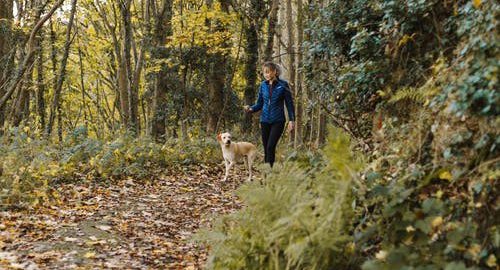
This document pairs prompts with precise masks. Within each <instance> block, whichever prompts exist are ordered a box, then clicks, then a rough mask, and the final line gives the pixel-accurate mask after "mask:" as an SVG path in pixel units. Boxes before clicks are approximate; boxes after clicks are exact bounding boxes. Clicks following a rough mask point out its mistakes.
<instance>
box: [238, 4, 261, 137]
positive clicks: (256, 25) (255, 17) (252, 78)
mask: <svg viewBox="0 0 500 270" xmlns="http://www.w3.org/2000/svg"><path fill="white" fill-rule="evenodd" d="M263 12H264V3H263V2H262V1H260V0H251V1H250V14H248V15H249V16H248V18H251V19H249V21H248V22H246V23H247V24H248V26H247V28H246V29H245V38H246V47H245V54H246V58H245V73H244V77H245V79H246V83H247V84H246V87H245V91H244V102H245V104H247V105H250V104H253V103H255V97H256V96H257V95H256V91H258V88H257V62H258V61H259V36H258V32H259V29H260V19H259V18H260V17H261V16H262V14H263ZM242 130H243V132H245V133H248V132H250V131H251V130H252V115H251V114H245V119H244V121H243V126H242Z"/></svg>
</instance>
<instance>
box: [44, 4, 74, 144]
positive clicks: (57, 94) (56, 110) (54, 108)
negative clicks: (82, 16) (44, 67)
mask: <svg viewBox="0 0 500 270" xmlns="http://www.w3.org/2000/svg"><path fill="white" fill-rule="evenodd" d="M76 1H77V0H72V1H71V13H70V16H69V22H68V27H67V29H66V41H65V43H64V53H63V57H62V59H61V66H60V67H59V73H58V74H57V83H56V85H55V88H54V97H53V99H52V104H51V106H50V114H49V122H48V124H47V128H46V130H45V133H46V134H47V136H50V134H51V133H52V128H53V126H54V121H55V117H56V114H57V115H58V116H59V117H60V115H61V104H60V103H61V102H60V99H61V91H62V86H63V83H64V79H65V77H66V64H67V62H68V56H69V49H70V46H71V43H72V42H73V38H72V36H71V30H72V28H73V21H74V18H75V12H76ZM58 123H59V126H58V127H59V130H62V128H61V124H62V123H61V120H59V121H58ZM60 136H61V135H60Z"/></svg>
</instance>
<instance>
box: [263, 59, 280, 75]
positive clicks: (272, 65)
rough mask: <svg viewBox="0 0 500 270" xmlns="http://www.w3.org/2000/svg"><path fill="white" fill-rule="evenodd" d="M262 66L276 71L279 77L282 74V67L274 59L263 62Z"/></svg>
mask: <svg viewBox="0 0 500 270" xmlns="http://www.w3.org/2000/svg"><path fill="white" fill-rule="evenodd" d="M262 67H263V68H269V69H271V70H274V71H276V77H279V76H280V74H281V67H280V66H279V65H278V64H276V63H274V62H272V61H267V62H264V64H262Z"/></svg>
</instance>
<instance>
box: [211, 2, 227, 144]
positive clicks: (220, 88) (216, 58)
mask: <svg viewBox="0 0 500 270" xmlns="http://www.w3.org/2000/svg"><path fill="white" fill-rule="evenodd" d="M211 2H212V1H207V5H208V6H209V8H211V5H212V3H211ZM220 3H221V7H222V10H224V11H225V12H226V13H229V3H228V1H227V0H221V1H220ZM211 24H212V22H210V21H208V20H207V26H208V27H209V29H210V28H212V27H211ZM213 29H214V31H216V32H223V31H225V30H226V29H224V27H223V26H222V25H215V26H214V27H213ZM221 47H222V49H228V48H229V47H230V43H229V42H224V43H223V44H222V46H221ZM207 63H208V67H207V68H208V70H209V72H208V73H207V76H206V82H207V86H208V106H207V108H208V121H207V133H208V134H212V133H215V132H217V131H218V128H219V127H218V126H217V125H218V123H219V119H220V117H222V115H221V112H222V108H223V107H224V86H225V79H226V74H227V72H228V70H227V58H226V55H224V54H223V53H214V54H211V55H208V57H207Z"/></svg>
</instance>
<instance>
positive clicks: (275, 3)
mask: <svg viewBox="0 0 500 270" xmlns="http://www.w3.org/2000/svg"><path fill="white" fill-rule="evenodd" d="M279 2H280V1H279V0H272V3H271V11H270V12H269V18H268V25H267V44H266V50H265V52H264V61H272V60H273V48H274V35H275V34H276V23H277V22H278V10H279Z"/></svg>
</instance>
